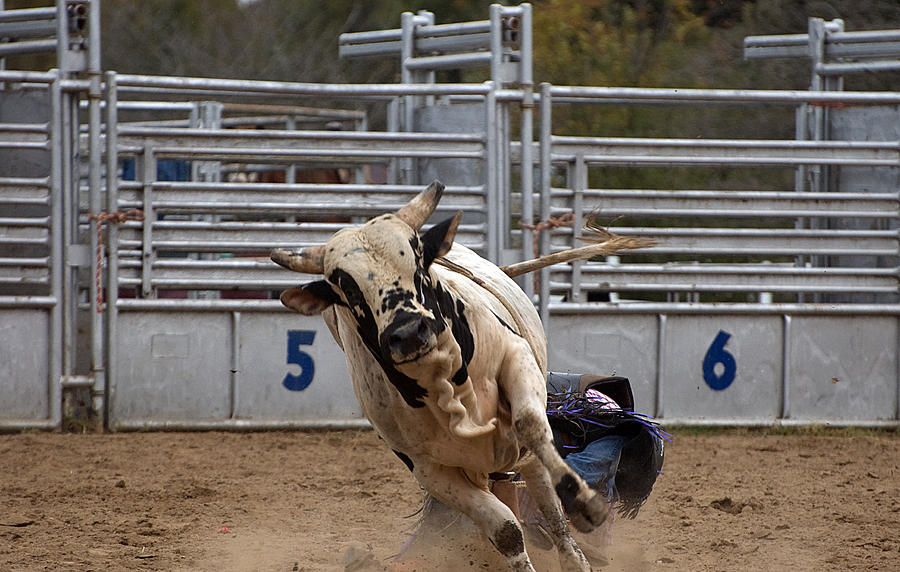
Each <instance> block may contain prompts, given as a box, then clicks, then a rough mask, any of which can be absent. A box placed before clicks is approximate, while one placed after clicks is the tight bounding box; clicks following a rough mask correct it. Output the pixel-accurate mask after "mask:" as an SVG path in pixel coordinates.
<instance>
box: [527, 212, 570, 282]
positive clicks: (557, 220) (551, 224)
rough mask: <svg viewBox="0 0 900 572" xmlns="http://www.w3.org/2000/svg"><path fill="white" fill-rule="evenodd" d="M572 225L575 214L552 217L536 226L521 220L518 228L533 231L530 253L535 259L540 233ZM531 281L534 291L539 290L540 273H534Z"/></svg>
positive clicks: (537, 254)
mask: <svg viewBox="0 0 900 572" xmlns="http://www.w3.org/2000/svg"><path fill="white" fill-rule="evenodd" d="M573 224H575V213H566V214H564V215H560V216H552V217H550V218H549V219H547V220H542V221H540V222H539V223H537V224H529V223H527V222H525V221H521V220H520V221H519V226H520V227H521V228H527V229H529V230H533V231H534V236H532V237H531V238H532V240H533V241H534V243H533V250H532V252H533V253H534V256H535V258H537V257H538V256H540V252H539V248H538V243H539V241H540V237H541V232H540V231H542V230H547V229H552V228H559V227H561V226H572V225H573ZM532 280H533V282H534V289H535V291H537V290H539V289H540V281H541V278H540V273H537V272H536V273H535V274H534V277H533V278H532Z"/></svg>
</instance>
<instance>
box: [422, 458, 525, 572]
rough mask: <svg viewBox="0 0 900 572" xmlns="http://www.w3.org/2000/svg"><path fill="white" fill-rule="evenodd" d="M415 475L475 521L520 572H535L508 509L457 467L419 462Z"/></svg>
mask: <svg viewBox="0 0 900 572" xmlns="http://www.w3.org/2000/svg"><path fill="white" fill-rule="evenodd" d="M413 474H415V477H416V479H417V480H418V481H419V484H420V485H422V486H423V487H424V488H425V490H427V491H428V492H429V493H431V494H432V495H434V497H435V498H437V499H438V500H440V501H441V502H443V503H444V504H446V505H447V506H450V507H452V508H454V509H456V510H458V511H460V512H461V513H463V514H465V515H466V516H468V517H469V518H471V519H472V521H473V522H475V524H476V525H477V526H478V527H479V528H481V530H482V532H484V534H485V535H486V536H487V537H488V539H489V540H490V541H491V544H493V545H494V547H495V548H496V549H497V551H498V552H500V554H502V555H503V557H504V558H506V561H507V562H508V563H509V567H510V569H512V570H514V571H516V572H534V567H533V566H532V565H531V561H530V560H529V558H528V553H527V552H525V540H524V536H523V535H522V528H521V526H520V525H519V521H518V519H517V518H516V516H515V515H514V514H513V512H512V510H510V509H509V507H508V506H506V505H505V504H503V503H502V502H501V501H500V500H499V499H498V498H497V497H495V496H494V495H493V494H491V493H490V492H489V491H488V490H487V483H486V482H485V483H484V487H483V488H481V487H479V486H477V485H476V484H475V483H473V482H472V481H471V480H469V479H468V478H467V477H466V475H465V473H464V472H463V471H462V470H461V469H459V468H456V467H446V466H443V465H436V464H433V463H427V462H423V461H420V460H417V461H416V463H415V465H414V468H413Z"/></svg>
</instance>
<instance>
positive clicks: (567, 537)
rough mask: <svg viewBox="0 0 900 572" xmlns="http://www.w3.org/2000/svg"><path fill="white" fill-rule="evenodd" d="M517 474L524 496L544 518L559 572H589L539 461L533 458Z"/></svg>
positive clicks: (548, 475)
mask: <svg viewBox="0 0 900 572" xmlns="http://www.w3.org/2000/svg"><path fill="white" fill-rule="evenodd" d="M521 473H522V476H523V477H525V483H526V484H527V485H528V493H529V494H530V495H531V498H533V499H534V501H535V502H536V503H537V505H538V508H539V509H541V512H542V513H543V514H544V517H545V518H546V519H547V525H548V529H549V530H548V532H549V533H550V536H551V537H552V538H553V543H554V544H555V545H556V549H557V550H558V551H559V563H560V566H561V569H562V570H563V572H584V571H586V570H590V569H591V565H590V563H589V562H588V560H587V558H585V556H584V554H583V553H582V552H581V549H580V548H578V544H576V543H575V539H574V538H572V534H571V533H570V532H569V525H568V524H567V523H566V517H565V515H564V514H563V512H562V508H561V507H560V505H559V501H557V498H556V494H555V493H554V491H553V484H552V483H551V482H550V474H549V473H548V472H547V469H546V468H545V467H544V465H543V464H542V463H541V462H540V460H539V459H534V460H533V461H532V462H530V463H528V464H527V465H525V466H524V467H522V470H521Z"/></svg>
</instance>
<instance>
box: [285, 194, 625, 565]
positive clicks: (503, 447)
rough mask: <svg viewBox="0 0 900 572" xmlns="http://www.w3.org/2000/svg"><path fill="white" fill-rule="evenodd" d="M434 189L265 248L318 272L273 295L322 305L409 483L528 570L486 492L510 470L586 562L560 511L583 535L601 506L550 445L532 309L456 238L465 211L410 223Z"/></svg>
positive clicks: (505, 511) (516, 534) (498, 505)
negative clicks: (302, 244) (309, 238)
mask: <svg viewBox="0 0 900 572" xmlns="http://www.w3.org/2000/svg"><path fill="white" fill-rule="evenodd" d="M443 189H444V186H443V185H442V184H441V183H440V182H438V181H435V182H434V183H432V184H431V185H430V186H429V187H428V188H427V189H425V190H424V191H422V192H421V193H419V194H418V195H417V196H416V197H415V198H413V199H412V200H411V201H410V202H409V203H407V204H406V205H405V206H404V207H402V208H401V209H400V210H398V211H397V212H395V213H389V214H383V215H381V216H378V217H375V218H373V219H371V220H369V221H368V222H366V223H365V224H363V225H361V226H359V227H352V228H345V229H342V230H340V231H338V232H336V233H335V234H334V235H333V236H332V237H331V238H330V239H329V240H328V242H327V243H326V244H324V245H319V246H314V247H307V248H303V249H299V250H286V249H275V250H273V251H272V253H271V258H272V260H273V261H275V262H276V263H278V264H280V265H282V266H284V267H286V268H289V269H291V270H294V271H297V272H303V273H307V274H321V275H323V276H324V279H322V280H318V281H314V282H311V283H308V284H304V285H302V286H298V287H294V288H290V289H288V290H285V291H284V292H283V294H282V295H281V301H282V303H283V304H284V305H285V306H287V307H288V308H291V309H293V310H296V311H297V312H300V313H301V314H305V315H318V314H321V315H322V316H323V318H324V319H325V322H326V323H327V325H328V327H329V329H330V331H331V333H332V335H333V336H334V339H335V340H336V341H337V343H338V344H339V345H340V346H341V348H342V349H343V351H344V352H345V354H346V358H347V365H348V367H349V371H350V376H351V379H352V384H353V390H354V393H355V394H356V397H357V398H358V400H359V403H360V405H361V407H362V410H363V412H364V414H365V416H366V418H367V419H368V420H369V421H370V423H371V424H372V426H373V427H374V428H375V430H376V431H377V432H378V434H379V435H380V436H381V437H382V438H383V440H384V441H385V442H386V443H387V444H388V445H389V446H390V447H391V449H392V450H393V451H394V452H395V453H396V454H397V456H398V457H400V459H401V460H402V461H403V462H404V463H405V464H406V465H407V467H408V468H409V469H410V470H411V471H412V473H413V474H414V476H415V478H416V479H417V480H418V482H419V484H420V485H421V486H422V487H423V488H424V489H425V490H426V491H428V492H429V493H430V494H431V495H433V496H434V497H435V498H437V499H439V500H440V501H442V502H443V503H445V504H447V505H449V506H451V507H453V508H455V509H456V510H458V511H460V512H462V513H464V514H466V515H468V516H469V517H470V518H471V519H472V520H473V521H474V522H475V523H476V525H478V526H479V527H480V528H481V530H482V531H483V532H484V534H485V535H486V536H487V538H488V539H489V540H490V542H491V543H492V544H493V545H494V547H495V548H496V549H497V550H498V551H499V552H500V553H501V554H502V555H503V557H505V559H506V560H507V562H508V564H509V567H510V568H511V569H512V570H517V571H530V570H533V567H532V565H531V562H530V560H529V557H528V554H527V552H526V550H525V543H524V540H523V534H522V529H521V527H520V524H519V522H518V519H517V518H516V517H515V515H514V514H513V512H512V511H511V510H510V509H509V508H508V507H507V506H506V505H505V504H504V503H503V502H501V501H500V500H499V499H498V498H497V497H495V496H494V495H493V494H492V493H491V492H490V487H489V481H490V475H491V474H492V473H506V472H513V471H515V472H518V473H520V474H521V475H522V477H523V478H524V479H525V482H526V484H527V486H528V489H529V493H530V494H531V495H532V496H533V498H534V499H535V500H536V501H537V504H538V506H539V508H540V510H541V511H542V512H543V514H544V515H545V517H546V519H547V521H548V523H549V532H550V534H551V536H552V537H553V541H554V544H555V545H556V547H557V549H558V552H559V557H560V562H561V564H562V568H563V570H567V571H568V570H579V571H580V570H589V569H590V565H589V563H588V561H587V559H586V558H585V556H584V554H583V553H582V551H581V550H580V549H579V547H578V546H577V544H576V542H575V541H574V539H573V538H572V535H571V534H570V530H569V527H568V524H567V521H566V516H568V518H569V519H571V522H572V524H573V525H574V526H575V528H577V529H578V530H580V531H583V532H588V531H590V530H592V529H593V528H594V527H596V526H597V525H599V524H601V523H602V522H603V521H604V520H605V519H606V516H607V513H608V510H609V507H608V503H607V502H606V500H605V498H604V497H603V496H602V495H599V494H598V493H597V492H595V491H594V490H593V489H591V488H590V487H588V486H587V485H586V483H585V482H584V481H583V480H582V479H581V478H580V477H579V476H578V475H577V474H576V473H575V472H574V471H572V470H571V469H570V468H569V466H568V465H567V464H566V463H565V462H564V461H563V460H562V458H561V457H560V455H559V454H558V453H557V450H556V448H555V446H554V444H553V438H552V434H551V430H550V426H549V424H548V422H547V416H546V400H547V394H546V385H545V376H546V371H547V341H546V338H545V335H544V330H543V327H542V325H541V321H540V318H539V316H538V314H537V312H536V311H535V308H534V305H533V304H532V302H531V300H529V299H528V297H527V296H526V295H525V294H524V292H523V291H522V290H521V289H520V288H519V287H518V286H517V285H516V283H515V282H514V281H513V280H512V279H511V278H510V276H508V275H507V273H506V272H504V271H503V270H502V269H500V268H498V267H497V266H496V265H494V264H492V263H491V262H489V261H487V260H485V259H483V258H481V257H480V256H479V255H477V254H476V253H475V252H473V251H472V250H470V249H468V248H466V247H464V246H462V245H460V244H456V243H454V236H455V234H456V230H457V226H458V225H459V221H460V218H461V215H462V213H461V212H459V213H457V214H456V216H453V217H452V218H449V219H447V220H445V221H443V222H440V223H438V224H436V225H434V226H432V227H431V228H430V229H428V230H426V231H424V232H420V230H421V229H422V226H423V224H424V223H425V221H426V220H427V219H428V218H429V216H431V214H432V213H433V211H434V209H435V207H436V206H437V204H438V201H439V200H440V197H441V194H442V192H443ZM586 248H588V247H586ZM626 248H627V246H626ZM576 250H577V249H576ZM614 250H618V248H614ZM599 253H600V252H599V251H591V253H590V255H591V256H593V255H596V254H599ZM579 257H582V256H581V255H579ZM533 268H534V266H531V267H528V268H526V269H520V270H515V269H509V268H507V271H508V272H509V274H516V273H518V272H521V271H528V270H531V269H533ZM560 501H561V503H562V508H564V509H565V513H563V511H562V509H561V507H560Z"/></svg>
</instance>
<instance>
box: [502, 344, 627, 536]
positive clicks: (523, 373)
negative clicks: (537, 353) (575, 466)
mask: <svg viewBox="0 0 900 572" xmlns="http://www.w3.org/2000/svg"><path fill="white" fill-rule="evenodd" d="M523 344H524V340H523ZM504 372H505V373H504V376H503V378H502V379H501V380H500V385H501V388H502V390H503V394H504V396H505V397H506V399H507V400H509V405H510V411H511V413H512V419H513V425H514V427H515V429H516V435H517V436H518V437H519V440H520V441H521V442H522V443H524V444H525V446H526V447H528V449H530V450H531V452H533V453H534V454H535V455H536V456H537V458H538V459H539V460H540V461H541V463H542V464H543V465H544V467H546V469H547V471H548V472H549V473H550V479H551V482H552V484H553V488H554V490H556V494H557V495H558V496H559V500H561V501H562V504H563V507H564V508H565V509H566V514H567V515H568V517H569V518H570V519H571V520H572V524H574V525H575V528H577V529H578V530H579V531H581V532H590V531H591V530H593V529H594V528H595V527H597V526H599V525H601V524H603V521H604V520H606V515H607V513H608V512H609V503H607V502H606V499H605V498H603V496H602V495H600V494H598V493H597V492H596V491H594V490H593V489H591V488H590V487H589V486H588V485H587V483H585V482H584V480H583V479H582V478H581V477H579V476H578V475H577V474H576V473H575V471H573V470H572V469H571V467H569V465H567V464H566V462H565V461H563V460H562V457H560V456H559V453H558V452H557V450H556V447H555V446H554V445H553V433H552V431H551V430H550V423H549V422H548V421H547V389H546V386H545V385H544V383H545V382H544V375H543V374H542V373H541V371H540V369H539V368H538V367H537V364H536V363H535V362H534V360H533V359H531V354H530V353H527V354H525V353H524V352H514V353H513V357H511V358H508V359H507V363H506V367H504Z"/></svg>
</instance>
